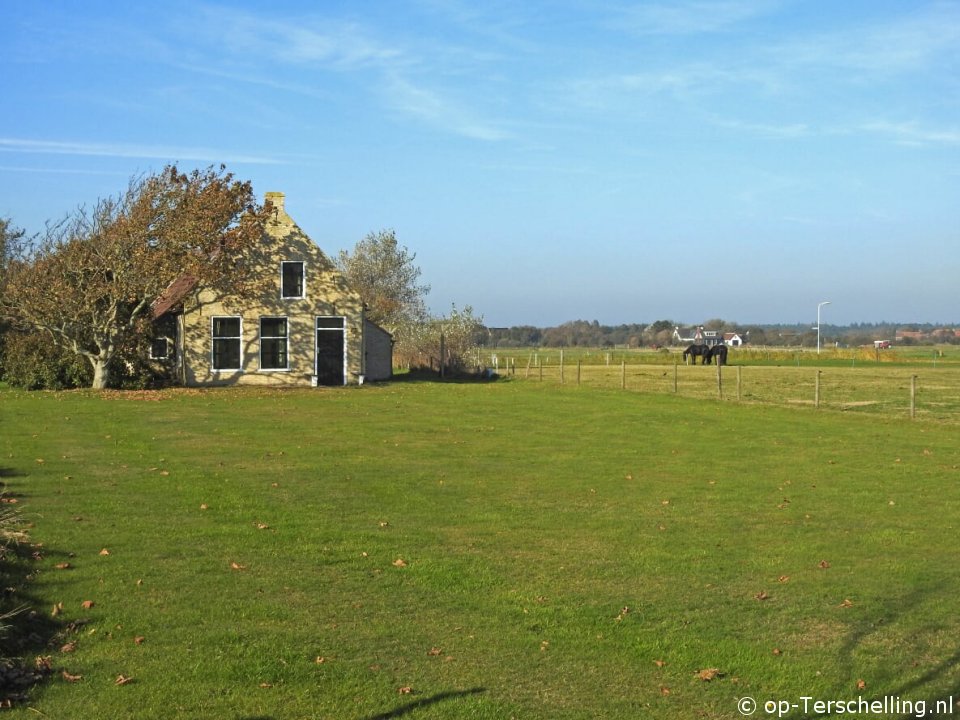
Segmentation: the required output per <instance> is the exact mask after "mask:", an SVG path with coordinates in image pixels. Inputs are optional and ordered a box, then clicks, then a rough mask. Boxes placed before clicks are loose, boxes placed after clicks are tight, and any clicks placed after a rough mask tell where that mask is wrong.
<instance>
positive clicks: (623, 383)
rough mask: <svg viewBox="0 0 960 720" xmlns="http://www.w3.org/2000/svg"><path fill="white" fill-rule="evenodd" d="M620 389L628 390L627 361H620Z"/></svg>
mask: <svg viewBox="0 0 960 720" xmlns="http://www.w3.org/2000/svg"><path fill="white" fill-rule="evenodd" d="M620 389H621V390H626V389H627V361H626V360H621V361H620Z"/></svg>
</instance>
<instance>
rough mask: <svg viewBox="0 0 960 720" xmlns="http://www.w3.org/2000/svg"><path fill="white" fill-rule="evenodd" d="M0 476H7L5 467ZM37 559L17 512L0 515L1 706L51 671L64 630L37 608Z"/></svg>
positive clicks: (12, 701)
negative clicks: (57, 642)
mask: <svg viewBox="0 0 960 720" xmlns="http://www.w3.org/2000/svg"><path fill="white" fill-rule="evenodd" d="M0 474H3V476H4V477H10V475H11V473H7V472H6V469H5V468H0ZM3 496H4V497H9V496H8V495H7V494H6V493H4V495H3ZM41 559H42V555H41V554H40V550H39V548H38V547H37V546H36V545H34V544H33V543H31V542H30V541H29V540H28V538H27V537H26V535H25V534H24V533H23V532H21V530H20V522H19V517H18V516H17V515H16V513H15V511H13V510H9V509H7V510H3V511H0V707H11V706H12V705H15V704H17V703H21V702H23V701H24V700H26V699H27V695H28V693H29V692H30V691H31V689H33V688H34V687H35V686H37V685H39V684H40V683H41V682H43V681H44V680H45V679H46V678H47V677H49V676H50V675H51V674H52V672H53V667H52V663H51V656H50V651H51V648H52V647H54V646H55V640H56V638H58V637H60V636H62V634H63V631H64V628H63V625H62V623H60V621H59V620H57V619H56V618H55V617H54V614H52V613H50V612H44V611H43V610H41V609H40V608H41V607H42V599H41V597H40V594H39V588H38V586H37V583H36V582H35V579H36V577H37V573H38V570H39V564H40V560H41Z"/></svg>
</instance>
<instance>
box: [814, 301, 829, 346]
mask: <svg viewBox="0 0 960 720" xmlns="http://www.w3.org/2000/svg"><path fill="white" fill-rule="evenodd" d="M829 304H830V301H829V300H824V301H823V302H822V303H818V304H817V355H819V354H820V308H822V307H823V306H824V305H829Z"/></svg>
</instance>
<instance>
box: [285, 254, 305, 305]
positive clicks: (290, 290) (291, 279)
mask: <svg viewBox="0 0 960 720" xmlns="http://www.w3.org/2000/svg"><path fill="white" fill-rule="evenodd" d="M281 273H282V275H283V287H282V289H281V297H285V298H299V297H303V263H302V262H285V263H282V265H281Z"/></svg>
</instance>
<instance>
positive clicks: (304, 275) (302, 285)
mask: <svg viewBox="0 0 960 720" xmlns="http://www.w3.org/2000/svg"><path fill="white" fill-rule="evenodd" d="M294 264H296V265H299V266H300V269H301V277H300V295H284V294H283V269H284V266H286V265H294ZM306 296H307V263H306V261H305V260H282V261H281V262H280V299H281V300H303V299H304V298H305V297H306Z"/></svg>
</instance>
